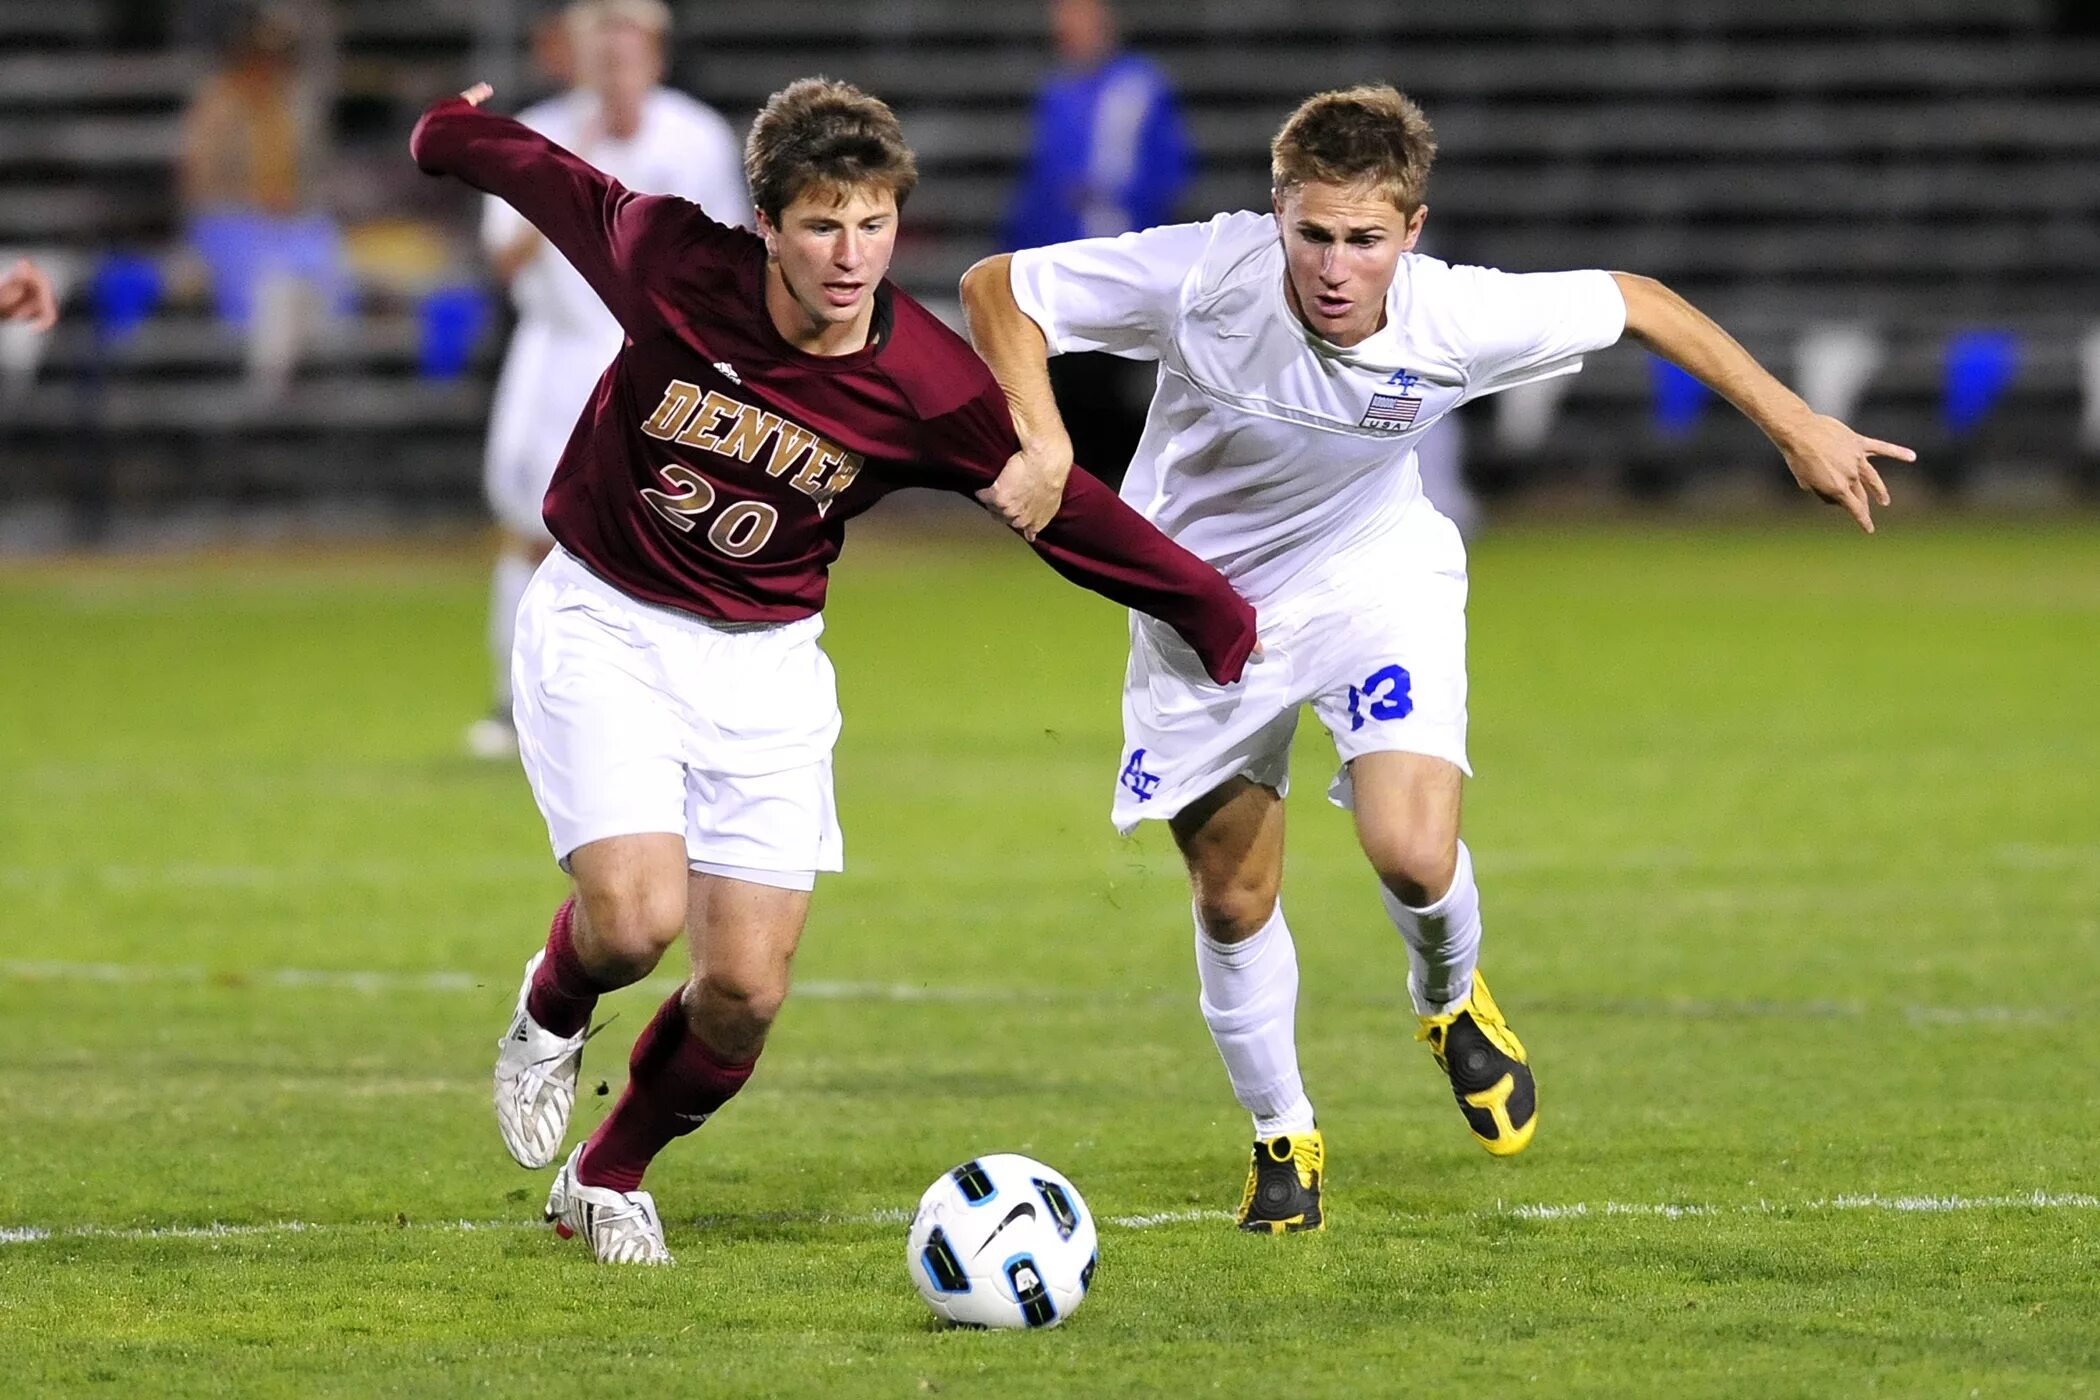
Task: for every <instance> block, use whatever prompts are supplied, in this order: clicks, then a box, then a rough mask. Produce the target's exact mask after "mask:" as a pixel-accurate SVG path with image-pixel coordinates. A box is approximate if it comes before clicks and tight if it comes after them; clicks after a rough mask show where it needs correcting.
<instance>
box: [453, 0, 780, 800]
mask: <svg viewBox="0 0 2100 1400" xmlns="http://www.w3.org/2000/svg"><path fill="white" fill-rule="evenodd" d="M563 20H564V23H565V26H566V36H567V42H568V46H569V48H570V50H571V52H572V53H573V57H574V62H575V68H574V72H575V76H576V80H577V81H576V86H575V87H573V88H571V89H570V90H569V91H568V92H566V93H563V94H561V95H560V96H558V97H554V98H550V99H549V100H547V101H545V102H542V103H539V104H537V105H535V106H532V107H528V108H527V109H525V110H524V111H523V112H520V113H519V114H518V120H519V121H521V122H523V123H524V124H525V125H526V126H529V127H531V128H532V129H533V130H534V131H537V132H540V133H541V134H543V135H545V136H548V137H550V138H552V139H553V140H555V141H557V142H559V143H561V144H562V145H564V146H566V147H568V148H569V149H570V150H571V151H574V152H575V153H576V154H577V155H579V156H582V157H583V158H584V159H585V160H587V161H589V162H590V163H591V164H593V165H595V166H597V167H598V168H599V169H600V170H603V171H605V172H606V173H607V174H609V175H611V176H612V177H613V178H614V179H616V180H619V181H620V182H621V183H622V184H624V185H626V186H627V187H628V188H629V189H635V190H644V191H647V192H649V193H652V194H675V195H682V196H683V197H685V198H686V199H690V200H692V201H693V202H694V203H696V204H698V205H699V206H700V207H701V208H702V209H704V210H706V211H707V212H708V213H709V214H711V215H713V216H714V217H715V218H717V219H719V220H721V221H722V222H723V223H725V224H744V225H746V226H749V225H750V223H751V198H750V195H749V193H748V192H747V191H746V190H745V188H744V168H743V148H742V145H741V143H740V142H739V141H738V140H737V137H736V133H735V132H734V131H733V130H732V129H731V128H730V125H729V123H728V122H726V121H724V120H723V119H722V117H721V115H720V114H719V113H717V112H716V111H715V110H714V109H713V108H711V107H708V106H706V105H705V104H703V103H700V102H697V101H695V100H694V99H692V98H691V97H688V96H686V95H685V94H684V93H682V92H676V91H673V90H672V89H670V88H667V87H663V86H661V83H662V81H663V76H664V45H665V40H666V39H667V38H668V37H669V32H670V27H671V14H670V11H669V9H668V8H666V7H665V6H664V5H663V4H662V3H661V0H583V3H579V4H575V5H571V6H570V7H569V8H568V10H566V11H565V12H564V13H563ZM538 37H539V36H536V38H538ZM557 51H558V50H557ZM536 53H537V54H538V57H539V61H540V62H541V63H542V64H543V65H544V64H545V63H546V50H545V49H543V48H541V47H540V46H539V45H537V44H536ZM481 238H482V245H483V247H484V248H485V249H486V250H487V252H488V255H489V259H490V261H491V262H492V263H493V264H494V265H495V270H496V275H497V276H498V277H500V278H501V279H502V280H503V281H504V282H505V283H506V284H507V285H508V286H509V288H510V294H511V301H512V303H513V304H514V305H515V306H516V308H517V313H518V325H517V330H516V332H515V333H514V334H513V335H512V337H511V342H510V349H509V351H508V352H507V354H506V355H505V356H504V361H503V373H502V377H501V378H500V379H499V380H498V381H497V384H496V398H495V403H494V405H493V407H492V408H491V410H490V417H489V437H488V451H487V455H486V457H485V458H484V461H483V481H484V483H485V485H486V487H487V491H488V500H489V505H490V508H491V509H493V510H494V512H495V515H496V521H497V525H498V528H499V530H500V532H501V540H500V543H499V545H498V550H497V555H496V564H495V571H494V577H493V578H492V580H491V582H490V587H489V651H490V659H491V660H492V661H493V662H494V678H495V704H494V706H493V708H492V709H491V710H490V712H489V714H488V716H487V717H486V718H484V719H480V720H477V721H475V723H474V725H473V726H472V727H471V728H470V729H469V730H468V731H467V746H468V748H469V749H470V750H472V751H473V752H474V753H476V754H479V755H481V756H482V757H485V758H495V757H501V756H504V755H507V754H511V753H515V752H516V751H517V742H518V741H517V731H516V730H515V729H514V728H512V725H511V717H510V652H511V637H512V631H513V628H514V627H515V624H516V619H517V612H518V600H519V598H521V597H522V596H524V592H525V585H526V584H527V583H528V582H530V581H531V578H532V571H533V570H534V569H535V568H537V567H538V566H539V561H540V560H541V559H542V558H543V557H544V556H545V555H546V553H547V550H548V549H549V547H550V546H551V545H552V544H553V540H552V537H550V536H549V535H548V533H547V528H546V526H545V525H543V524H542V523H541V521H540V505H541V502H542V500H543V499H544V498H545V496H546V494H547V483H548V482H549V481H550V480H551V479H552V477H553V475H554V466H555V463H556V462H557V461H558V460H559V459H560V457H561V453H562V448H563V447H564V446H566V445H567V443H568V440H569V432H570V430H571V429H573V428H574V427H575V426H576V419H577V417H578V415H580V414H581V413H582V412H583V407H584V404H585V403H586V402H587V401H588V400H589V398H590V395H591V390H592V389H593V388H594V387H595V386H596V385H597V382H598V376H599V375H601V374H602V373H604V371H605V367H606V365H608V364H609V363H611V361H612V358H613V356H614V355H615V354H616V353H618V351H619V349H620V344H621V340H622V335H621V331H620V327H619V324H618V323H617V322H616V321H614V320H613V317H612V313H611V312H609V311H607V310H606V309H605V306H604V304H603V303H602V302H600V301H599V300H598V296H597V294H596V293H595V292H593V291H592V290H591V289H590V285H589V284H588V283H586V282H585V281H584V280H583V277H582V275H581V274H580V273H578V272H577V271H576V269H575V268H573V267H571V266H570V265H569V264H568V263H567V262H566V261H565V260H563V258H562V257H561V255H560V254H559V253H557V252H555V251H554V250H553V249H552V248H550V247H548V246H547V242H546V240H545V239H544V238H542V237H541V236H540V233H539V231H538V230H537V229H535V228H533V226H532V225H531V224H529V223H527V222H526V221H525V218H524V216H523V215H521V214H519V213H518V212H517V211H516V210H514V209H512V208H511V207H510V206H509V205H508V204H505V203H504V202H503V201H501V200H499V199H495V198H490V199H488V200H487V201H486V204H485V206H484V210H483V218H482V225H481Z"/></svg>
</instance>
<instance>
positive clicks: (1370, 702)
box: [1112, 500, 1473, 835]
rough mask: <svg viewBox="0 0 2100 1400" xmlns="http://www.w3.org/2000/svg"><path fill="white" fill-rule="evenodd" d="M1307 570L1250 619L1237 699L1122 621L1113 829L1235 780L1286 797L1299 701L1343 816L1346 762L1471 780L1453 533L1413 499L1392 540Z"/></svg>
mask: <svg viewBox="0 0 2100 1400" xmlns="http://www.w3.org/2000/svg"><path fill="white" fill-rule="evenodd" d="M1307 572H1308V575H1309V576H1310V577H1308V579H1307V581H1306V584H1305V586H1304V587H1303V588H1301V589H1294V590H1293V591H1292V592H1291V593H1290V594H1289V595H1288V596H1287V597H1285V598H1284V599H1282V600H1281V601H1278V602H1275V603H1272V604H1270V605H1268V606H1265V607H1263V608H1262V609H1261V616H1260V618H1259V620H1258V626H1259V628H1260V632H1261V646H1262V656H1261V659H1260V660H1258V661H1250V662H1248V664H1247V671H1246V674H1245V676H1244V677H1243V678H1242V679H1241V680H1240V681H1239V683H1238V684H1235V685H1219V684H1217V683H1216V682H1215V681H1213V680H1211V679H1210V677H1209V676H1207V675H1205V674H1204V671H1203V666H1202V663H1201V662H1199V661H1198V660H1197V659H1196V654H1195V653H1194V652H1193V651H1192V650H1190V648H1189V647H1188V645H1187V643H1185V642H1183V641H1182V640H1181V638H1180V637H1179V636H1177V635H1176V634H1175V633H1174V631H1173V629H1172V628H1169V627H1167V626H1166V625H1165V624H1164V623H1160V622H1156V621H1154V620H1153V619H1151V618H1149V617H1144V616H1142V615H1138V614H1133V615H1132V617H1131V624H1130V666H1129V669H1128V670H1127V671H1126V672H1125V675H1124V680H1123V755H1122V762H1121V766H1120V768H1119V770H1118V772H1117V775H1116V794H1115V806H1114V810H1113V812H1112V817H1113V820H1114V821H1115V824H1116V828H1117V830H1119V831H1121V832H1123V833H1124V834H1125V835H1128V834H1129V833H1130V832H1132V831H1134V830H1136V829H1137V825H1138V823H1139V822H1141V821H1144V820H1146V819H1147V818H1168V817H1173V816H1175V815H1177V814H1178V813H1179V812H1180V811H1181V810H1182V809H1183V808H1184V807H1186V806H1188V805H1189V804H1190V803H1192V802H1194V801H1196V800H1197V799H1198V798H1200V797H1202V796H1204V795H1205V794H1206V793H1209V792H1212V791H1214V790H1216V789H1217V788H1218V787H1219V786H1220V785H1221V784H1223V783H1225V782H1226V781H1228V780H1229V779H1231V778H1234V777H1238V776H1244V777H1246V778H1248V779H1250V780H1252V781H1254V782H1257V783H1262V784H1266V785H1267V786H1269V787H1273V788H1275V789H1276V790H1277V791H1278V792H1288V791H1289V790H1290V753H1291V739H1292V736H1293V735H1295V734H1296V733H1297V729H1298V709H1299V707H1300V706H1301V705H1305V704H1308V703H1309V704H1311V705H1312V707H1313V713H1314V714H1315V715H1317V716H1318V717H1319V720H1320V723H1321V724H1323V725H1325V726H1326V728H1327V732H1328V733H1329V734H1331V735H1332V736H1333V737H1334V746H1335V751H1336V752H1337V754H1339V756H1340V758H1341V768H1340V771H1339V772H1338V773H1337V774H1336V775H1335V779H1334V782H1333V784H1332V785H1331V786H1330V787H1329V789H1328V795H1329V797H1331V798H1332V799H1333V800H1334V801H1335V802H1336V803H1337V804H1338V805H1340V806H1343V807H1347V806H1349V805H1350V802H1351V800H1352V797H1353V794H1352V792H1351V789H1350V786H1349V761H1350V760H1351V759H1354V758H1356V757H1358V756H1360V755H1362V754H1367V753H1378V752H1387V751H1398V752H1403V753H1421V754H1428V755H1430V756H1432V757H1435V758H1442V759H1446V760H1448V761H1449V762H1451V763H1454V764H1456V765H1457V766H1458V767H1459V768H1460V770H1462V771H1464V772H1466V773H1469V774H1470V773H1471V772H1472V771H1473V770H1472V768H1471V767H1470V766H1469V765H1468V764H1467V762H1466V550H1465V544H1464V543H1463V542H1462V541H1461V540H1460V538H1459V534H1458V530H1457V527H1455V526H1454V525H1452V523H1451V522H1450V521H1449V520H1446V519H1445V518H1444V517H1443V516H1442V515H1440V514H1438V513H1437V511H1436V510H1435V508H1434V507H1432V506H1430V505H1429V503H1428V502H1427V501H1419V500H1418V501H1417V502H1415V504H1414V505H1412V506H1410V507H1409V508H1408V509H1407V511H1406V512H1405V513H1404V514H1403V515H1402V516H1401V517H1400V520H1399V521H1398V522H1397V524H1396V525H1395V527H1394V528H1393V529H1392V530H1390V531H1388V532H1386V533H1385V534H1383V535H1381V536H1380V537H1378V538H1377V539H1376V540H1374V541H1372V542H1370V543H1369V544H1368V545H1366V546H1363V547H1359V548H1357V549H1354V550H1351V551H1350V553H1349V554H1348V555H1347V556H1346V557H1344V558H1339V559H1336V560H1332V561H1328V562H1327V563H1326V564H1325V565H1324V566H1322V567H1318V568H1316V569H1309V570H1308V571H1307Z"/></svg>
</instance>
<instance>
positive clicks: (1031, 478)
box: [977, 440, 1072, 544]
mask: <svg viewBox="0 0 2100 1400" xmlns="http://www.w3.org/2000/svg"><path fill="white" fill-rule="evenodd" d="M1071 474H1072V444H1071V442H1070V441H1069V440H1066V441H1063V442H1057V443H1030V444H1027V445H1024V446H1023V447H1022V448H1021V450H1020V451H1019V452H1016V453H1015V454H1014V455H1013V456H1011V457H1009V458H1007V459H1006V466H1005V468H1004V469H1003V470H1002V471H1001V472H1000V473H999V476H998V479H997V480H995V481H993V482H992V484H991V485H990V486H987V487H985V488H984V489H983V490H982V491H979V492H978V493H977V499H978V500H979V501H980V502H981V503H983V505H984V508H985V509H986V510H988V511H990V512H991V513H992V514H994V515H996V516H998V517H999V518H1000V519H1001V520H1004V521H1005V522H1006V523H1007V524H1008V525H1010V526H1012V527H1013V528H1014V529H1015V530H1016V531H1018V532H1019V533H1020V535H1021V538H1023V539H1025V540H1027V541H1029V542H1030V543H1031V544H1032V543H1034V541H1035V537H1036V534H1037V533H1038V532H1039V531H1040V530H1041V529H1042V528H1043V527H1044V526H1045V525H1048V524H1049V523H1050V522H1051V521H1052V520H1053V519H1055V518H1056V516H1057V511H1058V507H1060V506H1062V505H1063V504H1064V502H1065V479H1066V478H1067V477H1069V476H1070V475H1071Z"/></svg>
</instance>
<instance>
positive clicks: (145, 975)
mask: <svg viewBox="0 0 2100 1400" xmlns="http://www.w3.org/2000/svg"><path fill="white" fill-rule="evenodd" d="M510 975H511V974H509V973H505V974H503V975H502V976H501V977H498V976H497V975H495V974H486V975H484V974H479V973H472V972H453V971H430V972H381V971H376V970H360V969H355V968H333V969H331V968H301V967H262V968H239V967H233V968H223V969H215V968H207V967H200V966H197V965H194V964H182V963H170V964H166V965H155V964H151V963H99V962H64V961H58V960H54V959H40V958H0V979H6V980H11V981H17V982H96V983H108V984H115V985H125V986H130V985H147V984H151V985H160V986H166V985H170V984H176V983H179V984H183V985H188V986H216V987H219V988H221V989H223V990H227V991H238V990H242V989H246V988H252V987H268V988H285V989H301V988H304V989H311V990H319V991H345V992H360V993H363V994H365V995H368V996H378V995H382V994H385V993H390V992H471V991H480V990H484V989H487V988H490V987H493V986H496V985H497V984H498V983H499V982H500V983H501V985H502V987H503V989H504V990H506V991H507V990H508V989H509V988H510V985H511V984H510V982H509V981H508V978H509V976H510ZM645 985H646V986H648V987H652V988H656V989H658V990H661V991H668V990H670V989H671V988H672V987H674V986H676V985H677V983H676V982H675V981H674V980H672V979H670V978H666V977H653V978H651V979H649V981H648V982H647V983H646V984H645ZM793 994H794V995H795V996H797V997H800V998H802V999H803V1000H805V1001H894V1002H965V1003H1000V1002H1024V1001H1025V1002H1074V1003H1077V1002H1100V1003H1104V1004H1110V1003H1112V1004H1114V1005H1117V1006H1128V1005H1130V1004H1132V1003H1133V1002H1156V1003H1159V1004H1163V1005H1164V1004H1179V1003H1180V1002H1183V1001H1190V1000H1193V997H1192V996H1190V995H1187V994H1184V993H1182V992H1180V991H1173V992H1156V993H1151V994H1148V995H1144V996H1134V995H1132V994H1130V993H1125V992H1115V991H1107V990H1102V991H1082V990H1076V989H1068V988H1062V987H1045V986H1035V987H1018V986H1016V987H993V986H985V985H982V984H979V985H954V986H941V985H936V984H930V983H917V982H855V981H827V980H824V979H812V980H809V981H804V982H797V983H796V984H795V988H794V993H793ZM1395 1004H1396V1005H1397V1004H1398V1003H1397V998H1396V1001H1395ZM1531 1009H1532V1010H1533V1011H1536V1012H1552V1013H1556V1014H1574V1015H1616V1016H1667V1017H1672V1018H1676V1019H1683V1020H1745V1019H1763V1018H1773V1019H1781V1020H1809V1021H1829V1020H1857V1019H1862V1018H1865V1017H1867V1016H1870V1015H1874V1014H1876V1013H1877V1011H1887V1012H1889V1013H1890V1014H1900V1015H1901V1016H1903V1017H1904V1018H1905V1019H1906V1020H1908V1021H1909V1022H1910V1023H1911V1025H1912V1026H1914V1027H1918V1028H1921V1029H1922V1028H1934V1029H1936V1028H1941V1027H1947V1026H1962V1025H1983V1026H2037V1025H2050V1024H2054V1023H2057V1022H2061V1021H2069V1020H2072V1019H2075V1018H2076V1017H2077V1015H2078V1014H2079V1013H2077V1012H2076V1011H2074V1010H2071V1009H2069V1008H2064V1007H2048V1006H1901V1007H1887V1008H1878V1007H1874V1006H1870V1005H1867V1004H1865V1003H1862V1002H1856V1001H1769V1000H1762V999H1757V998H1744V999H1742V1000H1739V1001H1713V1000H1700V999H1696V998H1684V997H1679V998H1667V997H1658V998H1653V999H1649V1000H1634V999H1625V1000H1622V999H1610V1000H1585V999H1582V998H1562V997H1553V996H1543V997H1538V998H1535V999H1533V1001H1532V1002H1531Z"/></svg>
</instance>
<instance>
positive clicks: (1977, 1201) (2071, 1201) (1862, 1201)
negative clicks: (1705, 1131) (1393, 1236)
mask: <svg viewBox="0 0 2100 1400" xmlns="http://www.w3.org/2000/svg"><path fill="white" fill-rule="evenodd" d="M1962 1210H2100V1196H2088V1195H2084V1194H2082V1193H2080V1192H2075V1191H2074V1192H2052V1191H2030V1192H2028V1193H2026V1194H2025V1195H2016V1196H1882V1195H1864V1196H1828V1197H1825V1198H1823V1199H1820V1200H1813V1201H1755V1202H1750V1203H1746V1204H1743V1205H1734V1206H1713V1205H1697V1204H1678V1203H1667V1202H1641V1201H1604V1202H1601V1203H1599V1204H1597V1205H1591V1204H1589V1203H1588V1202H1587V1201H1576V1202H1574V1203H1573V1204H1570V1205H1559V1206H1549V1205H1520V1206H1498V1207H1497V1208H1496V1213H1497V1214H1500V1215H1504V1216H1507V1217H1509V1218H1511V1219H1515V1220H1584V1219H1588V1218H1591V1217H1594V1216H1612V1215H1638V1216H1648V1217H1653V1218H1656V1219H1661V1220H1686V1219H1693V1218H1696V1217H1699V1216H1720V1215H1793V1214H1802V1213H1808V1212H1818V1211H1876V1212H1891V1213H1896V1214H1904V1215H1910V1214H1917V1213H1920V1212H1925V1213H1939V1212H1945V1211H1962Z"/></svg>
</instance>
